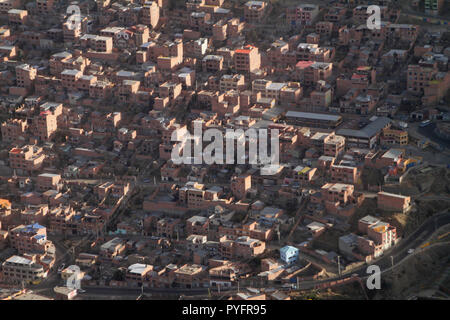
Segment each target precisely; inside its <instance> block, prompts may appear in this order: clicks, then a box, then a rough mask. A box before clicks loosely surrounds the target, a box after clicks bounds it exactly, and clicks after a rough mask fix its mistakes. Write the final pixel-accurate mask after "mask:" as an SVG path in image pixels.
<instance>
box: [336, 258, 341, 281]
mask: <svg viewBox="0 0 450 320" xmlns="http://www.w3.org/2000/svg"><path fill="white" fill-rule="evenodd" d="M337 259H338V274H339V277H340V276H341V256H338V257H337Z"/></svg>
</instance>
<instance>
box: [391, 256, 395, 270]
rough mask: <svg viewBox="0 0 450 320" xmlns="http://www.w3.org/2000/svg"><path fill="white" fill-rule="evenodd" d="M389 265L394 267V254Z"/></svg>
mask: <svg viewBox="0 0 450 320" xmlns="http://www.w3.org/2000/svg"><path fill="white" fill-rule="evenodd" d="M391 266H392V268H394V256H391Z"/></svg>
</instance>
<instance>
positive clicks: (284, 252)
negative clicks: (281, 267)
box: [280, 246, 299, 264]
mask: <svg viewBox="0 0 450 320" xmlns="http://www.w3.org/2000/svg"><path fill="white" fill-rule="evenodd" d="M298 254H299V250H298V249H297V248H296V247H293V246H285V247H283V248H281V249H280V259H281V260H283V261H284V262H285V263H286V264H292V263H294V262H296V261H297V259H298Z"/></svg>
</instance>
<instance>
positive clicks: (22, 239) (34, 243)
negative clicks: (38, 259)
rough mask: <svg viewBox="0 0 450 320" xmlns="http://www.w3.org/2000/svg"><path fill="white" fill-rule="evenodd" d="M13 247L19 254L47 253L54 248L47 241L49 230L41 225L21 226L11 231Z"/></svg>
mask: <svg viewBox="0 0 450 320" xmlns="http://www.w3.org/2000/svg"><path fill="white" fill-rule="evenodd" d="M10 233H11V236H10V242H11V247H13V248H14V249H16V250H18V251H19V253H21V254H22V253H34V252H37V253H46V252H47V251H48V250H49V249H50V247H51V246H52V242H51V241H49V240H48V239H47V228H46V227H44V226H42V225H40V224H39V223H34V224H29V225H26V226H25V225H20V226H17V227H15V228H14V229H12V230H10Z"/></svg>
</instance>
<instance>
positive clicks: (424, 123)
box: [419, 120, 431, 128]
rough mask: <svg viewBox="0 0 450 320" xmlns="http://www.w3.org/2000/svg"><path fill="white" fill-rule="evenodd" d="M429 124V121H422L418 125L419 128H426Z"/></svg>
mask: <svg viewBox="0 0 450 320" xmlns="http://www.w3.org/2000/svg"><path fill="white" fill-rule="evenodd" d="M430 123H431V120H425V121H422V122H421V123H420V125H419V126H420V127H422V128H423V127H426V126H427V125H429V124H430Z"/></svg>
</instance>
